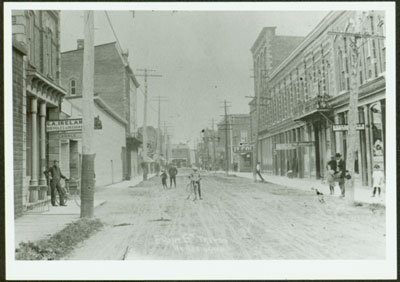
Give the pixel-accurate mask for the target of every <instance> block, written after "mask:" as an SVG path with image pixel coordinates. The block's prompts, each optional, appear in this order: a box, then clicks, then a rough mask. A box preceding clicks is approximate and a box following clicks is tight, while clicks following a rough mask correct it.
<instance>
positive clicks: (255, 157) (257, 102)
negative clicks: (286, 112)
mask: <svg viewBox="0 0 400 282" xmlns="http://www.w3.org/2000/svg"><path fill="white" fill-rule="evenodd" d="M253 71H254V72H255V68H254V69H253ZM261 73H262V78H264V79H265V80H264V81H267V80H268V75H267V74H266V73H267V70H266V69H261ZM250 77H251V78H254V89H255V92H256V95H255V96H253V97H252V96H250V97H249V96H246V97H247V98H252V99H255V100H256V137H255V138H256V140H255V141H254V148H253V179H254V182H257V163H258V134H259V131H260V125H259V124H260V106H261V103H260V101H261V98H263V100H264V99H267V100H269V98H267V97H260V92H261V91H260V89H259V88H262V87H263V85H262V84H261V87H256V84H257V82H256V79H255V78H256V75H255V74H254V75H253V76H250ZM261 82H263V80H261ZM265 106H266V105H265Z"/></svg>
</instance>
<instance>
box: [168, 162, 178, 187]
mask: <svg viewBox="0 0 400 282" xmlns="http://www.w3.org/2000/svg"><path fill="white" fill-rule="evenodd" d="M168 174H169V187H170V188H171V187H172V181H173V182H174V187H175V188H176V175H177V174H178V169H177V168H176V167H175V166H174V165H171V167H170V168H169V170H168Z"/></svg>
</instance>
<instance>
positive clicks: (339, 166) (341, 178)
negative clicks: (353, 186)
mask: <svg viewBox="0 0 400 282" xmlns="http://www.w3.org/2000/svg"><path fill="white" fill-rule="evenodd" d="M335 157H336V179H337V181H338V182H339V187H340V191H341V196H342V197H344V196H345V193H346V187H345V183H344V182H345V177H346V162H345V161H344V160H343V158H342V155H341V154H340V153H336V155H335Z"/></svg>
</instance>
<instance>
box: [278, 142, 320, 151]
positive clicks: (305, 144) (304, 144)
mask: <svg viewBox="0 0 400 282" xmlns="http://www.w3.org/2000/svg"><path fill="white" fill-rule="evenodd" d="M308 146H314V141H299V142H294V143H282V144H275V150H278V151H279V150H294V149H296V148H298V147H308Z"/></svg>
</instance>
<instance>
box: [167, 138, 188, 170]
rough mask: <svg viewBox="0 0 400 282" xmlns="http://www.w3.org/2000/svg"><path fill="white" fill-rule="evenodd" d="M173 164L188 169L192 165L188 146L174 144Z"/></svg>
mask: <svg viewBox="0 0 400 282" xmlns="http://www.w3.org/2000/svg"><path fill="white" fill-rule="evenodd" d="M171 154H172V155H171V163H172V164H174V165H175V166H177V167H187V166H189V165H190V164H191V160H190V155H191V153H190V148H189V146H188V145H187V144H184V143H179V144H173V145H172V148H171Z"/></svg>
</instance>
